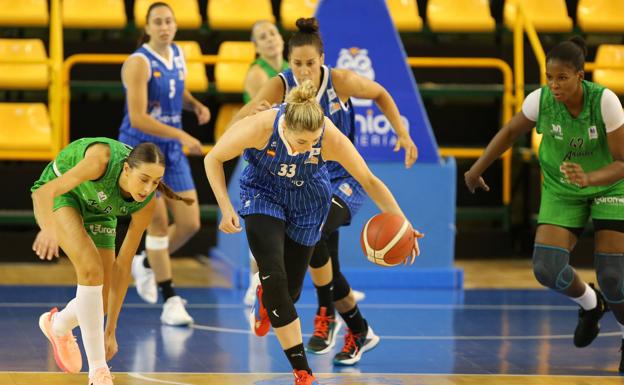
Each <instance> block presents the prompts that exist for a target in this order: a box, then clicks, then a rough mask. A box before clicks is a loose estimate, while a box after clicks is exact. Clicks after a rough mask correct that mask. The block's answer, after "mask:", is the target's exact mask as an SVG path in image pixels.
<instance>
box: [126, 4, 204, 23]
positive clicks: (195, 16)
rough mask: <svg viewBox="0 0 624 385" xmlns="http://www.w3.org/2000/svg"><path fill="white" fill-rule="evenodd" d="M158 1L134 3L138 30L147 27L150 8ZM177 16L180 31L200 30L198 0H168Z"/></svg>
mask: <svg viewBox="0 0 624 385" xmlns="http://www.w3.org/2000/svg"><path fill="white" fill-rule="evenodd" d="M154 2H156V0H135V1H134V23H135V25H136V27H137V28H143V27H144V26H145V22H146V20H145V16H146V15H147V10H148V8H149V6H150V5H151V4H152V3H154ZM166 3H167V4H169V5H170V6H171V9H172V10H173V14H174V15H175V19H176V24H177V25H178V28H180V29H193V28H199V27H200V26H201V24H202V18H201V14H200V12H199V4H198V3H197V0H167V1H166Z"/></svg>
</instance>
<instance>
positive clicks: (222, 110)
mask: <svg viewBox="0 0 624 385" xmlns="http://www.w3.org/2000/svg"><path fill="white" fill-rule="evenodd" d="M242 106H243V105H242V104H237V103H226V104H223V105H221V107H219V113H218V114H217V121H216V122H215V129H214V140H215V142H216V141H217V140H219V138H220V137H221V135H223V133H224V132H225V130H226V128H227V126H228V125H229V124H230V121H231V120H232V118H233V117H234V115H236V113H237V112H238V110H240V109H241V107H242Z"/></svg>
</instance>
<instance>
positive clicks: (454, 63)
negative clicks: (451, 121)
mask: <svg viewBox="0 0 624 385" xmlns="http://www.w3.org/2000/svg"><path fill="white" fill-rule="evenodd" d="M407 63H408V64H409V65H410V66H411V67H414V68H416V67H436V68H493V69H497V70H500V72H501V73H502V75H503V100H502V110H503V114H502V122H501V124H505V123H507V122H508V121H509V120H510V119H511V116H512V109H513V105H514V97H513V75H512V72H511V68H510V67H509V65H508V64H507V63H506V62H504V61H503V60H501V59H496V58H441V57H410V58H407ZM483 151H484V148H463V147H462V148H454V147H440V154H441V155H442V156H449V155H450V156H455V157H457V158H478V157H480V156H481V154H483ZM501 159H502V161H503V171H502V173H503V195H502V198H503V204H504V205H509V203H510V202H511V149H509V150H507V151H505V153H504V154H503V155H502V156H501Z"/></svg>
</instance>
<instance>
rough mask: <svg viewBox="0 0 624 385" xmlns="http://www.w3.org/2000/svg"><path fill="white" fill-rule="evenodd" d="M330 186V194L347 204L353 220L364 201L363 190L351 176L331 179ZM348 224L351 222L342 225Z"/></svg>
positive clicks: (364, 193)
mask: <svg viewBox="0 0 624 385" xmlns="http://www.w3.org/2000/svg"><path fill="white" fill-rule="evenodd" d="M331 184H332V193H333V194H334V195H336V196H337V197H339V198H340V199H342V200H343V201H344V202H345V203H346V204H347V206H348V209H349V212H350V213H351V218H353V217H354V216H355V214H357V212H358V211H359V210H360V207H362V205H363V204H364V200H365V199H366V192H365V191H364V188H363V187H362V185H360V184H359V183H358V181H357V180H355V178H353V177H352V176H347V177H340V178H336V179H332V181H331ZM350 223H351V221H349V222H347V223H345V224H344V225H349V224H350Z"/></svg>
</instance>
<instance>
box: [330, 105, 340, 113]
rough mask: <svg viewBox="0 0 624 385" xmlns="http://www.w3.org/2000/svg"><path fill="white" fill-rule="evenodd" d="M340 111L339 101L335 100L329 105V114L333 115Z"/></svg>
mask: <svg viewBox="0 0 624 385" xmlns="http://www.w3.org/2000/svg"><path fill="white" fill-rule="evenodd" d="M338 111H340V103H339V102H333V103H331V104H330V105H329V114H330V115H333V114H334V113H336V112H338Z"/></svg>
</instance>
